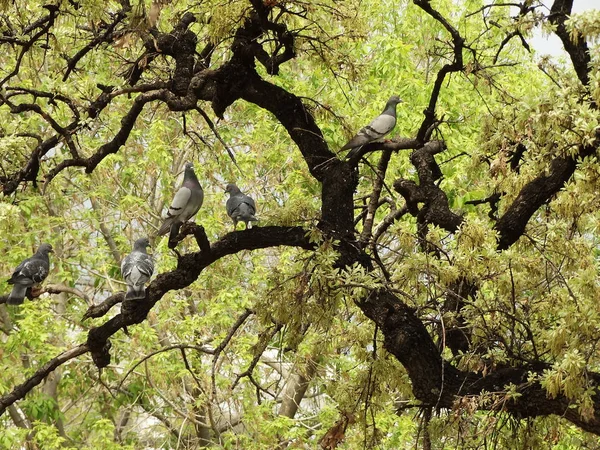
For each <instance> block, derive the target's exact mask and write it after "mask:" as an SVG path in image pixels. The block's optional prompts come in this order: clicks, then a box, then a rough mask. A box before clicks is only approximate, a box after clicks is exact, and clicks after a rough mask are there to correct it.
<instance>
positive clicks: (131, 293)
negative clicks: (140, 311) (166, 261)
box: [121, 237, 154, 300]
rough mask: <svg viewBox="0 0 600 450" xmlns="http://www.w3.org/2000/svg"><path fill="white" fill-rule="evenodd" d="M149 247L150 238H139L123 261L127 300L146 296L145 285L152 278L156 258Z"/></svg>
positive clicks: (122, 270) (122, 272) (122, 267)
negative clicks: (149, 252) (154, 258)
mask: <svg viewBox="0 0 600 450" xmlns="http://www.w3.org/2000/svg"><path fill="white" fill-rule="evenodd" d="M148 247H150V241H148V238H145V237H144V238H140V239H138V240H137V241H135V243H134V244H133V251H132V252H131V253H130V254H129V255H127V256H126V257H125V258H123V262H121V274H122V275H123V279H124V280H125V282H126V283H127V293H126V294H125V299H126V300H135V299H139V298H145V297H146V288H145V287H144V285H145V284H146V283H147V282H148V280H150V277H152V273H153V272H154V260H153V259H152V256H150V255H149V254H148V253H147V252H146V248H148Z"/></svg>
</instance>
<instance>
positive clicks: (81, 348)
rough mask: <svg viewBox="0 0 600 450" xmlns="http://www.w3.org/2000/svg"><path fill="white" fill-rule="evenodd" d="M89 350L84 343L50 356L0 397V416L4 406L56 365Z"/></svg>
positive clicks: (37, 382)
mask: <svg viewBox="0 0 600 450" xmlns="http://www.w3.org/2000/svg"><path fill="white" fill-rule="evenodd" d="M89 350H90V349H89V348H88V346H87V345H86V344H80V345H78V346H77V347H75V348H72V349H71V350H67V351H65V352H63V353H61V354H60V355H58V356H57V357H56V358H52V359H51V360H50V361H48V362H47V363H46V364H44V365H43V366H42V367H41V368H40V369H38V370H36V371H35V373H34V374H33V376H31V377H30V378H28V379H27V380H26V381H25V382H24V383H21V384H20V385H18V386H17V387H15V388H14V389H13V390H12V391H10V392H9V393H8V394H6V395H3V396H2V397H0V416H2V414H4V412H5V411H6V408H8V407H9V406H10V405H12V404H13V403H14V402H16V401H17V400H20V399H22V398H23V397H25V395H27V393H28V392H29V391H31V390H32V389H33V388H34V387H36V386H37V385H38V384H40V383H41V382H42V381H43V380H44V378H46V377H47V376H48V374H50V372H52V371H53V370H55V369H56V368H57V367H59V366H61V365H63V364H64V363H66V362H67V361H69V360H71V359H73V358H76V357H78V356H81V355H83V354H84V353H87V352H88V351H89Z"/></svg>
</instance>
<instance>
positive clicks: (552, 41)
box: [529, 0, 600, 57]
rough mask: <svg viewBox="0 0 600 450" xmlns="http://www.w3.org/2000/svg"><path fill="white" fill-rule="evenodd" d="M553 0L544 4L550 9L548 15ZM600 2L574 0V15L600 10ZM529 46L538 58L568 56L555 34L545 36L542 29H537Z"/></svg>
mask: <svg viewBox="0 0 600 450" xmlns="http://www.w3.org/2000/svg"><path fill="white" fill-rule="evenodd" d="M552 3H553V0H546V1H545V2H544V4H545V5H546V6H547V7H548V13H549V12H550V7H551V6H552ZM599 8H600V0H574V1H573V13H582V12H585V11H589V10H591V9H599ZM529 44H530V45H531V47H532V48H533V49H534V50H535V52H536V53H537V55H538V56H544V55H551V56H554V57H559V56H566V52H565V51H564V48H563V45H562V42H561V41H560V39H559V38H558V36H556V35H555V34H551V35H549V36H544V35H543V33H542V30H541V29H537V30H536V31H535V33H534V35H533V38H532V39H529Z"/></svg>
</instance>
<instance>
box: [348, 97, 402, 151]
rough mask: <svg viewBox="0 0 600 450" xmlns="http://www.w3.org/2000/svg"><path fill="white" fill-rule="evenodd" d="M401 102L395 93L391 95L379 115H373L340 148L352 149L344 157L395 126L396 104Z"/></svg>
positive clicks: (379, 137) (380, 136) (382, 135)
mask: <svg viewBox="0 0 600 450" xmlns="http://www.w3.org/2000/svg"><path fill="white" fill-rule="evenodd" d="M398 103H402V100H401V99H400V97H398V96H397V95H392V96H391V97H390V99H389V100H388V101H387V103H386V104H385V108H384V109H383V111H382V112H381V114H380V115H378V116H377V117H375V118H374V119H373V120H372V121H371V123H370V124H369V125H367V126H366V127H364V128H361V130H360V131H359V132H358V133H357V134H356V136H354V137H353V138H352V139H350V141H349V142H348V143H347V144H346V145H344V146H343V147H342V148H341V149H340V151H341V150H347V149H349V148H350V149H352V150H350V151H349V152H348V154H347V155H346V159H350V158H352V157H353V156H354V155H356V154H357V153H358V152H359V151H360V149H361V148H362V146H363V145H365V144H368V143H369V142H373V141H376V140H378V139H381V138H382V137H384V136H385V135H386V134H388V133H389V132H390V131H392V129H393V128H394V127H395V126H396V105H397V104H398Z"/></svg>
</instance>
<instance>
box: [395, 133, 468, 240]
mask: <svg viewBox="0 0 600 450" xmlns="http://www.w3.org/2000/svg"><path fill="white" fill-rule="evenodd" d="M445 149H446V146H445V144H444V143H443V142H442V141H431V142H428V143H427V144H425V145H424V146H423V147H421V148H419V149H417V150H415V151H414V152H413V154H412V155H411V158H410V159H411V162H412V163H413V165H414V166H415V168H416V169H417V174H418V176H419V184H417V183H415V182H414V181H411V180H404V179H399V180H396V181H395V182H394V189H395V190H396V191H397V192H398V193H399V194H400V195H402V196H403V197H404V199H405V201H406V206H407V208H408V211H409V212H410V213H411V214H412V215H413V216H416V217H417V218H418V221H419V223H420V224H421V225H423V226H426V225H427V224H429V223H432V224H434V225H437V226H439V227H441V228H443V229H445V230H447V231H449V232H451V233H454V232H456V231H457V230H458V227H459V226H460V224H461V223H462V217H460V216H459V215H457V214H455V213H453V212H452V211H451V210H450V206H449V205H448V197H447V196H446V193H445V192H444V191H443V190H442V189H440V187H439V186H437V185H436V184H435V182H436V181H437V180H439V179H440V178H441V176H442V172H441V170H440V167H439V165H438V164H437V162H436V161H435V157H434V155H436V154H437V153H441V152H442V151H444V150H445ZM420 203H423V207H422V208H421V209H419V204H420Z"/></svg>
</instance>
